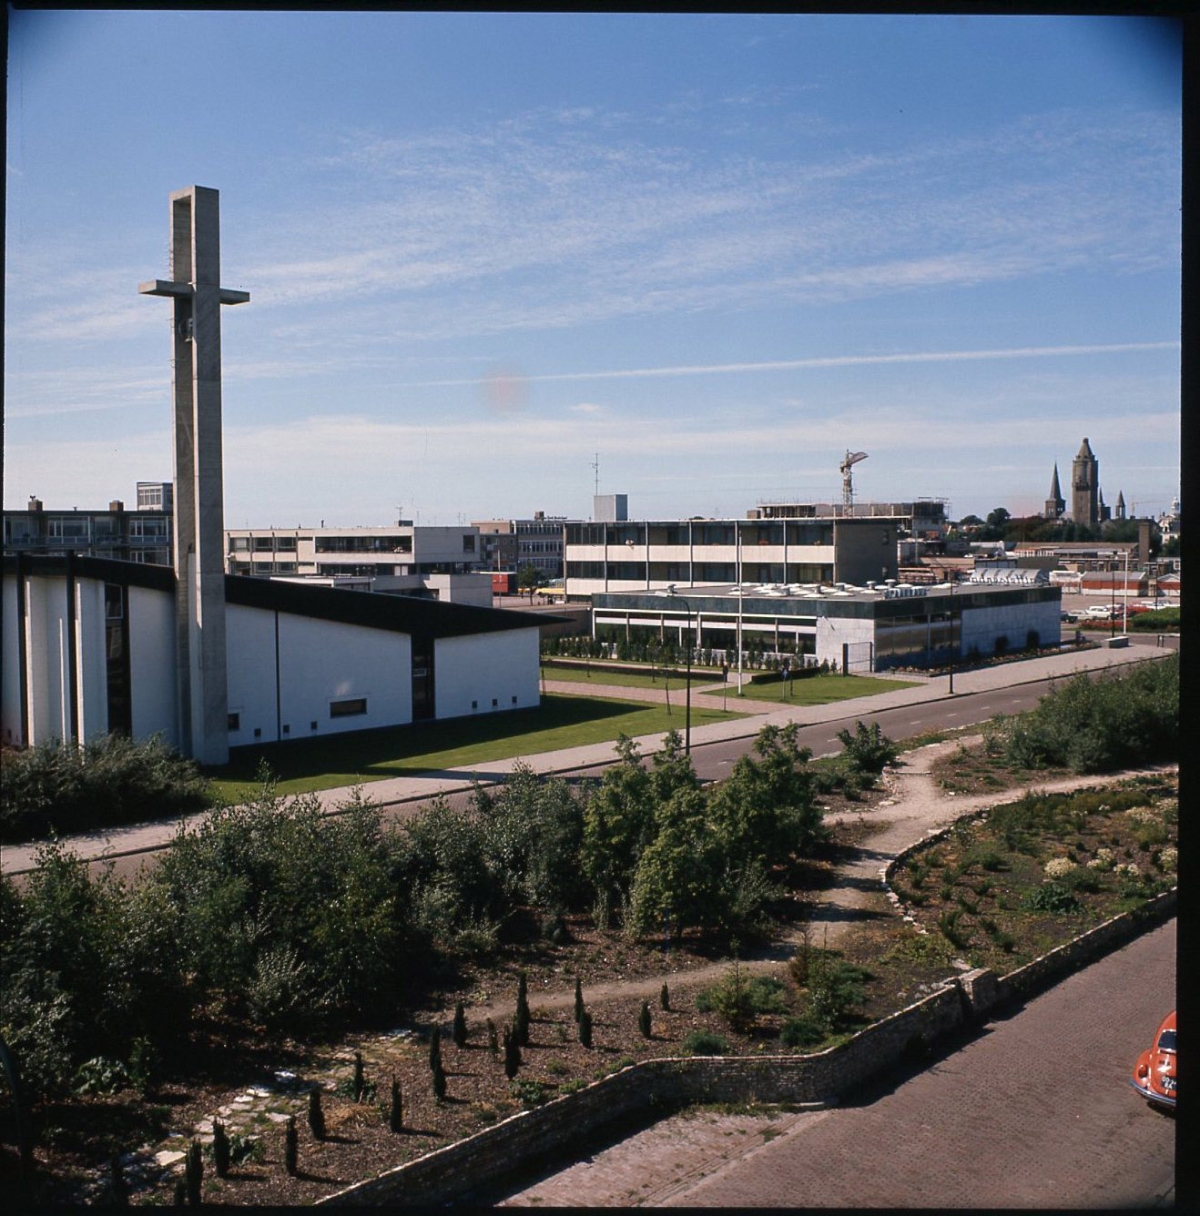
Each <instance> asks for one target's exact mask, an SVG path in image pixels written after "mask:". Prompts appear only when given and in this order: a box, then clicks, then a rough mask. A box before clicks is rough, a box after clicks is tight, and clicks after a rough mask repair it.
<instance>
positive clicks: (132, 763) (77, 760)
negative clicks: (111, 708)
mask: <svg viewBox="0 0 1200 1216" xmlns="http://www.w3.org/2000/svg"><path fill="white" fill-rule="evenodd" d="M212 803H213V795H212V791H211V787H210V785H209V782H208V780H207V779H206V778H205V777H203V776H202V775H201V773H200V770H199V769H198V768H197V767H196V765H195V764H194V763H193V762H192V761H191V760H185V759H183V758H182V757H181V756H180V755H179V754H178V753H177V752H175V751H173V750H172V749H171V748H170V747H168V746H167V745H166V744H165V743H164V742H163V741H162V740H161V739H160V738H159V737H158V736H155V737H154V738H151V739H148V740H144V741H142V742H135V741H134V740H132V739H130V738H128V737H127V736H124V735H105V736H102V737H101V738H99V739H96V740H94V741H92V742H89V743H88V744H86V746H84V747H71V746H66V747H64V746H63V745H62V744H60V743H59V742H58V741H57V740H52V741H51V742H49V743H43V744H39V745H38V746H37V747H32V748H29V749H28V750H26V751H15V750H12V749H5V750H4V751H3V753H0V840H3V841H5V842H6V843H9V842H12V841H16V840H36V839H39V838H41V837H45V836H48V835H49V834H50V833H51V832H57V833H59V834H60V835H71V834H74V833H78V832H86V831H93V830H94V829H95V828H96V827H97V825H106V826H107V825H114V824H123V823H138V822H141V821H144V820H147V819H165V818H180V817H182V816H184V815H190V814H193V813H195V812H196V811H202V810H205V809H206V808H207V807H209V806H211V805H212Z"/></svg>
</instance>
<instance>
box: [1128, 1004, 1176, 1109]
mask: <svg viewBox="0 0 1200 1216" xmlns="http://www.w3.org/2000/svg"><path fill="white" fill-rule="evenodd" d="M1129 1083H1130V1084H1131V1085H1132V1086H1133V1088H1134V1089H1136V1090H1137V1091H1138V1093H1139V1094H1141V1095H1142V1097H1143V1098H1145V1099H1146V1100H1147V1101H1148V1102H1152V1103H1154V1104H1156V1105H1158V1106H1166V1107H1169V1108H1170V1109H1171V1110H1174V1109H1175V1011H1174V1010H1172V1011H1171V1012H1170V1013H1168V1014H1167V1016H1166V1017H1165V1018H1163V1020H1162V1025H1161V1026H1159V1028H1158V1033H1157V1034H1156V1035H1155V1036H1154V1046H1153V1047H1149V1048H1147V1049H1146V1050H1145V1051H1143V1052H1142V1054H1141V1055H1140V1056H1138V1062H1137V1064H1136V1065H1135V1067H1134V1070H1133V1076H1132V1077H1131V1078H1130V1081H1129Z"/></svg>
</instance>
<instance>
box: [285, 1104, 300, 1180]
mask: <svg viewBox="0 0 1200 1216" xmlns="http://www.w3.org/2000/svg"><path fill="white" fill-rule="evenodd" d="M299 1157H300V1137H299V1135H298V1134H297V1132H296V1116H295V1115H288V1118H287V1124H286V1125H285V1127H284V1132H283V1168H284V1169H285V1170H286V1171H287V1172H288V1175H289V1177H292V1178H294V1177H295V1176H296V1171H297V1169H298V1168H299Z"/></svg>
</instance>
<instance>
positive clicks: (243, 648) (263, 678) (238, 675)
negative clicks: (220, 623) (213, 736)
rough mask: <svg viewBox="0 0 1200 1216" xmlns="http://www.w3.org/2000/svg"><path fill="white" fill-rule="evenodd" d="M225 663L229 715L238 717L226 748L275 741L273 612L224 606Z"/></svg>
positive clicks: (276, 721) (276, 727)
mask: <svg viewBox="0 0 1200 1216" xmlns="http://www.w3.org/2000/svg"><path fill="white" fill-rule="evenodd" d="M225 664H226V673H227V684H228V688H229V713H230V715H235V714H236V715H237V723H238V729H237V730H236V731H233V730H231V731H230V732H229V746H230V747H241V746H242V745H244V744H247V743H270V742H272V741H274V740H275V739H276V738H277V737H278V733H279V723H278V714H277V713H276V708H275V687H276V683H275V613H274V612H268V611H267V610H266V609H263V608H244V607H241V606H239V605H234V604H227V605H226V606H225ZM255 731H258V732H259V733H258V735H257V736H256V735H255V733H254V732H255Z"/></svg>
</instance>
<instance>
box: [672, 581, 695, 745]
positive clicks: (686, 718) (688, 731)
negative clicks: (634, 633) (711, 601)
mask: <svg viewBox="0 0 1200 1216" xmlns="http://www.w3.org/2000/svg"><path fill="white" fill-rule="evenodd" d="M667 598H668V599H672V600H678V601H679V602H680V603H681V604H682V605H683V610H684V612H685V613H686V614H687V622H688V636H687V693H686V694H685V698H684V711H683V723H684V725H683V753H684V755H685V756H690V755H691V754H692V606H691V605H690V604H689V603H688V602H687V600H685V599H684V598H683V596H681V595H677V594H676V593H675V584H674V583H672V584H671V585H670V586H669V587H668V588H667Z"/></svg>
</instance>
